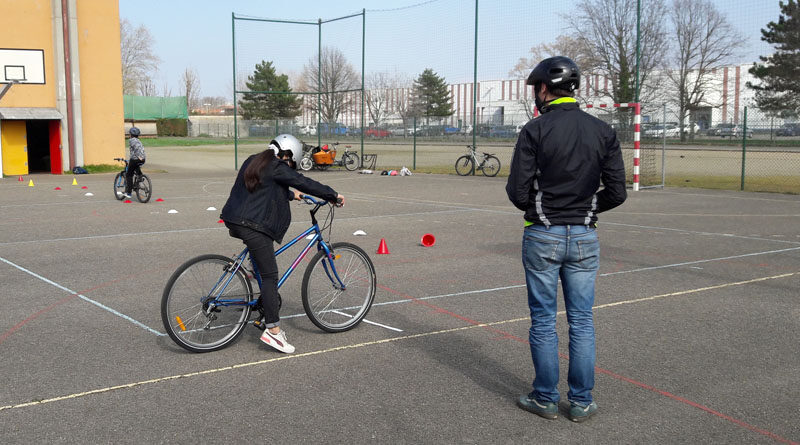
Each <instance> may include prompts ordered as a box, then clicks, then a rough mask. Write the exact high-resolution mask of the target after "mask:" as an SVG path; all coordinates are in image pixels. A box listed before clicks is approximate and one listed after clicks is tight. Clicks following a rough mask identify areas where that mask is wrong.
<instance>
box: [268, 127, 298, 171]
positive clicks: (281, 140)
mask: <svg viewBox="0 0 800 445" xmlns="http://www.w3.org/2000/svg"><path fill="white" fill-rule="evenodd" d="M269 145H270V146H273V145H274V146H275V147H277V148H278V150H279V151H278V153H276V154H277V155H278V156H283V154H284V153H283V152H287V151H288V152H290V153H291V155H292V163H293V164H294V165H293V167H294V168H297V166H298V165H300V160H301V159H303V143H302V142H300V140H298V139H297V138H296V137H294V136H292V135H291V134H281V135H278V136H277V137H276V138H275V139H273V140H271V141H270V142H269ZM273 150H274V149H273Z"/></svg>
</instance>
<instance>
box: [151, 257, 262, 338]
mask: <svg viewBox="0 0 800 445" xmlns="http://www.w3.org/2000/svg"><path fill="white" fill-rule="evenodd" d="M232 270H233V262H232V261H231V259H230V258H227V257H224V256H222V255H201V256H199V257H196V258H192V259H191V260H189V261H187V262H185V263H183V264H182V265H181V266H180V267H179V268H178V269H177V270H176V271H175V273H173V274H172V277H170V279H169V281H167V285H166V287H164V294H163V295H162V296H161V320H162V321H163V323H164V328H165V329H166V330H167V334H169V336H170V338H172V340H173V341H175V343H177V344H178V345H179V346H180V347H182V348H184V349H186V350H188V351H191V352H210V351H216V350H218V349H222V348H224V347H225V346H228V345H229V344H230V343H231V342H233V341H234V340H236V338H237V337H238V336H239V335H240V334H241V333H242V331H243V330H244V328H245V326H246V325H247V321H248V317H249V316H250V308H251V306H249V305H248V303H249V302H251V301H252V300H253V287H252V285H251V284H250V280H248V279H247V275H245V272H244V270H242V269H241V268H240V269H239V270H237V271H236V275H233V276H231V271H232Z"/></svg>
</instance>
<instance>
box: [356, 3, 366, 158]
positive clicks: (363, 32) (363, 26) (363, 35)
mask: <svg viewBox="0 0 800 445" xmlns="http://www.w3.org/2000/svg"><path fill="white" fill-rule="evenodd" d="M366 29H367V10H366V8H362V9H361V160H360V162H359V163H358V164H359V165H361V163H362V162H364V61H365V60H366V56H365V54H366V50H365V43H366V38H367V37H366V36H367V31H366Z"/></svg>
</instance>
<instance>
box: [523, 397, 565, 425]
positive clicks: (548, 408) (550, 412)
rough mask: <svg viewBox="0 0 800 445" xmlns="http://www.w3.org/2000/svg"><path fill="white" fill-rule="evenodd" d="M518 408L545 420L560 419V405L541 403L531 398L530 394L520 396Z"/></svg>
mask: <svg viewBox="0 0 800 445" xmlns="http://www.w3.org/2000/svg"><path fill="white" fill-rule="evenodd" d="M517 406H519V407H520V408H522V409H524V410H525V411H529V412H532V413H534V414H536V415H537V416H539V417H544V418H545V419H550V420H553V419H557V418H558V405H556V404H555V403H553V402H540V401H538V400H536V399H535V398H533V397H531V395H530V394H527V395H526V394H523V395H521V396H519V399H518V400H517Z"/></svg>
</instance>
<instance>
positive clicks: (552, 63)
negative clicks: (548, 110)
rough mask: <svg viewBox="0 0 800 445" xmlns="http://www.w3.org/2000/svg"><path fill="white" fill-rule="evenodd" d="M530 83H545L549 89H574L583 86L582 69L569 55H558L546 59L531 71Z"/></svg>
mask: <svg viewBox="0 0 800 445" xmlns="http://www.w3.org/2000/svg"><path fill="white" fill-rule="evenodd" d="M525 83H526V84H528V85H537V86H538V84H539V83H544V84H545V85H547V87H548V90H552V89H556V88H557V89H561V90H566V91H570V92H572V91H574V90H577V89H578V88H580V87H581V70H580V69H579V68H578V65H576V64H575V62H573V61H572V59H570V58H569V57H564V56H556V57H550V58H548V59H544V60H542V61H541V62H539V64H538V65H536V67H535V68H534V69H533V71H531V74H530V75H529V76H528V80H527V81H525Z"/></svg>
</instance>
